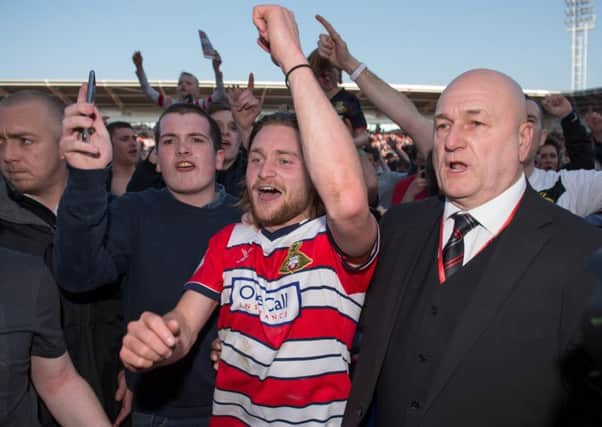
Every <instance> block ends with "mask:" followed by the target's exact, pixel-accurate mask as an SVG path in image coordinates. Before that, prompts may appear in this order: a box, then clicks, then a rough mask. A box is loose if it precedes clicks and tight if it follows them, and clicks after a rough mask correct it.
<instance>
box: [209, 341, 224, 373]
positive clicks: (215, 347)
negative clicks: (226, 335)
mask: <svg viewBox="0 0 602 427" xmlns="http://www.w3.org/2000/svg"><path fill="white" fill-rule="evenodd" d="M209 357H210V358H211V361H212V362H213V369H215V370H216V371H217V369H218V368H219V361H220V359H221V358H222V342H221V340H220V339H219V337H218V338H216V339H214V340H213V341H212V342H211V353H210V354H209Z"/></svg>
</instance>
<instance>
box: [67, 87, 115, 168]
mask: <svg viewBox="0 0 602 427" xmlns="http://www.w3.org/2000/svg"><path fill="white" fill-rule="evenodd" d="M87 89H88V84H87V83H84V84H82V86H81V87H80V88H79V94H78V95H77V103H76V104H71V105H70V106H68V107H67V108H65V117H64V119H63V133H62V135H61V143H60V149H61V155H62V156H63V157H64V158H65V160H66V161H67V163H68V164H69V165H70V166H72V167H74V168H77V169H104V168H106V167H107V165H108V164H109V163H111V160H112V158H113V148H112V146H111V139H110V137H109V133H108V132H107V128H106V127H105V125H104V123H103V121H102V116H101V115H100V112H99V111H98V110H97V109H96V107H95V106H94V105H93V104H88V103H86V101H85V100H86V91H87ZM82 129H89V132H88V142H83V141H82V140H81V130H82Z"/></svg>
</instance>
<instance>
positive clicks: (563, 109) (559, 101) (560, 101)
mask: <svg viewBox="0 0 602 427" xmlns="http://www.w3.org/2000/svg"><path fill="white" fill-rule="evenodd" d="M541 105H542V106H543V108H544V110H546V112H547V113H548V114H551V115H552V116H554V117H557V118H559V119H563V118H565V117H566V116H568V115H569V114H571V112H572V111H573V106H572V105H571V102H570V101H569V100H568V99H567V98H566V97H565V96H563V95H547V96H546V97H545V98H544V99H543V100H542V101H541Z"/></svg>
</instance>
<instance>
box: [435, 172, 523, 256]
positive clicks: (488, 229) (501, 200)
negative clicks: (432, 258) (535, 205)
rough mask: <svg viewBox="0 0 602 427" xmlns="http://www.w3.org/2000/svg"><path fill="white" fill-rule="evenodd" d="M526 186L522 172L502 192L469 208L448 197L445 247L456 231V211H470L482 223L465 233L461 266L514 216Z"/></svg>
mask: <svg viewBox="0 0 602 427" xmlns="http://www.w3.org/2000/svg"><path fill="white" fill-rule="evenodd" d="M526 188H527V181H526V180H525V175H524V174H521V176H520V177H519V178H518V180H517V181H516V182H515V183H514V184H512V185H511V186H510V187H508V188H507V189H506V190H505V191H504V192H503V193H501V194H500V195H498V196H497V197H495V198H493V199H491V200H489V201H488V202H486V203H484V204H482V205H481V206H478V207H476V208H473V209H470V210H469V211H462V210H461V209H460V208H459V207H457V206H456V205H454V204H453V203H452V202H451V201H449V200H448V199H447V198H446V199H445V207H444V209H443V218H445V222H444V224H443V239H442V240H443V242H444V243H443V247H445V243H447V241H448V240H449V238H450V236H451V234H452V232H453V230H454V219H453V218H452V216H453V215H454V214H455V213H457V212H462V213H469V214H470V215H471V216H472V217H473V218H474V219H476V220H477V221H478V222H479V225H477V226H476V227H474V228H473V229H472V230H470V231H469V232H468V233H466V235H465V236H464V261H463V262H462V265H466V263H468V261H470V260H471V259H472V258H474V257H475V256H476V255H477V254H478V253H479V251H480V250H481V249H482V248H483V247H485V246H486V245H487V243H488V242H489V241H490V240H491V239H493V238H494V237H495V236H497V234H498V233H499V232H500V231H501V230H502V228H503V227H504V225H505V224H506V221H507V220H508V218H509V217H510V215H512V213H513V211H514V208H515V207H516V206H517V204H518V202H519V201H520V200H521V198H522V197H523V194H524V193H525V190H526Z"/></svg>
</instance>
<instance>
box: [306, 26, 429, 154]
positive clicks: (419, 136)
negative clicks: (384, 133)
mask: <svg viewBox="0 0 602 427" xmlns="http://www.w3.org/2000/svg"><path fill="white" fill-rule="evenodd" d="M316 19H317V20H318V21H319V22H320V23H321V24H322V25H323V26H324V28H325V29H326V31H327V32H328V34H321V35H320V40H319V42H318V51H319V52H320V55H322V56H323V57H325V58H327V59H328V60H330V61H331V62H332V63H333V64H334V65H336V66H337V67H338V68H340V69H342V70H344V71H345V72H346V73H347V74H349V75H350V76H352V74H353V72H354V71H356V70H357V71H360V70H361V69H358V67H359V66H360V64H361V63H360V62H359V61H358V60H357V59H355V58H354V57H353V55H351V53H350V52H349V49H348V48H347V43H345V40H343V38H342V37H341V36H340V34H339V33H337V32H336V30H335V29H334V27H333V26H332V25H331V24H330V23H329V22H328V21H327V20H326V19H325V18H323V17H322V16H320V15H317V16H316ZM357 71H356V72H357ZM352 77H354V81H355V83H356V84H357V85H358V86H359V88H360V90H361V91H362V93H364V95H366V97H368V99H369V100H370V102H372V103H373V104H374V105H375V106H376V108H378V109H379V110H380V111H382V112H383V113H384V114H385V115H386V116H387V117H389V118H390V119H391V120H393V121H394V122H395V123H397V124H398V125H399V126H400V127H401V128H403V129H404V130H405V131H406V132H407V133H408V134H409V135H410V136H411V137H412V139H413V140H414V142H415V143H416V146H417V147H418V149H419V150H420V151H421V152H422V153H423V154H424V156H425V157H426V155H427V153H428V152H429V150H430V149H431V148H432V146H433V122H432V121H431V120H429V119H427V118H426V117H424V116H423V115H422V114H420V112H419V111H418V109H417V108H416V106H415V105H414V103H413V102H412V101H410V99H409V98H408V97H407V96H405V95H404V94H403V93H400V92H398V91H396V90H395V89H393V88H392V87H391V86H390V85H389V84H388V83H386V82H385V81H383V80H382V79H380V77H378V76H377V75H376V74H374V73H373V72H372V71H370V70H369V69H368V68H366V69H364V71H361V72H360V73H359V75H357V76H352Z"/></svg>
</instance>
